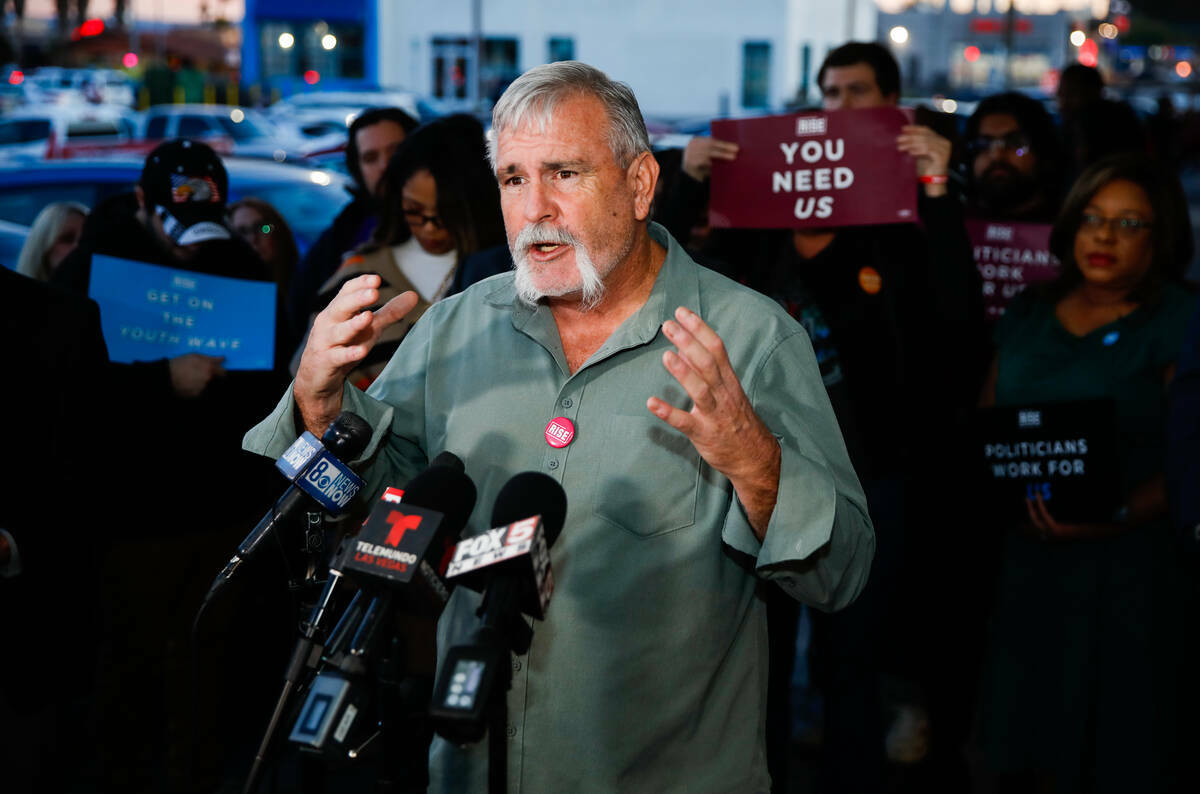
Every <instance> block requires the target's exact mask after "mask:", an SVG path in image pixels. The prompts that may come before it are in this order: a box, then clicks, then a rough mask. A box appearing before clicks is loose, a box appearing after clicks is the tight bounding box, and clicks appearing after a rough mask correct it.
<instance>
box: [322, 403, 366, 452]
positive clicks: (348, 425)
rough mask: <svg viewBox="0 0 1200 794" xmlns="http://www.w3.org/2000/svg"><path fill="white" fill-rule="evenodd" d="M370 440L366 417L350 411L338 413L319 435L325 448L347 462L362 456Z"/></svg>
mask: <svg viewBox="0 0 1200 794" xmlns="http://www.w3.org/2000/svg"><path fill="white" fill-rule="evenodd" d="M370 441H371V426H370V425H369V424H367V420H366V419H363V418H362V417H361V416H359V415H358V414H355V413H351V412H350V411H342V412H341V413H340V414H338V415H337V418H336V419H334V420H333V421H332V422H331V423H330V424H329V427H328V428H327V429H326V430H325V434H324V435H323V436H321V443H322V444H324V445H325V449H327V450H329V451H330V452H332V453H333V454H334V455H335V456H336V457H337V458H338V459H339V460H343V461H345V462H347V463H349V462H350V461H352V460H356V459H358V458H360V457H362V454H363V451H364V450H366V448H367V444H369V443H370Z"/></svg>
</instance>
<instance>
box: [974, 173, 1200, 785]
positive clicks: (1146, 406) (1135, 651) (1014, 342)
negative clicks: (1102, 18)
mask: <svg viewBox="0 0 1200 794" xmlns="http://www.w3.org/2000/svg"><path fill="white" fill-rule="evenodd" d="M1050 245H1051V249H1052V250H1053V251H1054V253H1055V254H1056V255H1057V256H1058V258H1059V259H1060V260H1061V261H1062V265H1063V268H1062V274H1061V276H1060V278H1059V279H1058V280H1057V281H1056V282H1054V283H1053V284H1051V285H1049V286H1048V287H1047V288H1045V289H1040V290H1036V291H1034V290H1030V291H1029V292H1027V293H1026V294H1023V295H1021V296H1018V298H1017V299H1016V300H1014V301H1013V303H1012V305H1011V306H1010V307H1009V309H1008V311H1007V312H1006V313H1005V315H1004V317H1003V318H1002V319H1001V320H1000V322H999V323H998V324H997V326H996V330H995V342H996V357H995V360H994V361H993V363H992V369H991V372H990V375H989V378H988V382H987V385H986V387H985V390H984V394H983V397H982V399H981V403H982V404H983V405H993V404H995V405H1020V404H1028V403H1044V402H1070V401H1076V400H1092V399H1105V398H1107V399H1111V400H1112V401H1113V402H1114V403H1115V407H1116V423H1117V448H1118V454H1119V465H1120V469H1121V496H1122V497H1123V499H1122V501H1121V503H1120V504H1121V507H1120V508H1119V509H1118V510H1117V511H1116V512H1115V513H1114V515H1113V516H1112V518H1111V520H1109V521H1106V522H1102V523H1068V522H1066V521H1061V520H1059V519H1058V518H1056V517H1055V516H1054V515H1053V513H1052V512H1051V510H1050V509H1049V508H1048V506H1047V503H1046V502H1044V501H1042V497H1041V495H1040V494H1039V495H1038V496H1037V498H1036V499H1035V500H1029V501H1027V505H1026V507H1027V512H1028V519H1027V521H1024V522H1022V523H1021V524H1020V525H1019V526H1016V527H1013V531H1012V532H1009V533H1008V534H1007V537H1006V538H1005V541H1004V556H1003V561H1002V568H1001V573H1000V580H999V589H998V593H997V600H996V605H995V611H994V613H993V616H992V623H991V626H990V649H989V654H988V659H987V663H986V665H985V668H986V669H985V672H984V677H983V681H982V687H981V701H980V711H979V736H978V738H979V741H980V744H981V749H982V750H983V752H984V758H985V759H986V765H987V766H988V767H989V768H990V770H991V772H993V773H995V774H996V775H997V776H998V780H999V782H1000V784H1001V790H1002V791H1008V790H1011V791H1021V792H1026V791H1052V792H1056V793H1058V794H1061V793H1062V792H1076V791H1087V792H1092V791H1095V792H1104V791H1113V792H1122V794H1126V793H1127V792H1130V791H1139V792H1158V791H1175V790H1177V789H1176V787H1177V786H1179V785H1180V784H1181V780H1180V778H1179V776H1178V775H1177V774H1176V772H1177V771H1178V767H1179V763H1178V760H1179V756H1180V748H1181V747H1182V746H1183V745H1182V744H1181V740H1182V737H1181V735H1180V730H1181V729H1182V727H1183V726H1182V722H1183V721H1182V720H1181V719H1180V717H1181V716H1182V715H1184V714H1186V713H1187V712H1186V711H1184V709H1186V706H1184V705H1182V704H1183V703H1184V702H1185V701H1184V697H1183V695H1184V693H1183V692H1182V691H1181V690H1180V686H1181V685H1182V684H1183V682H1184V681H1185V678H1186V677H1188V676H1185V672H1188V671H1186V668H1185V664H1186V662H1185V658H1188V657H1187V655H1186V654H1185V650H1186V646H1188V645H1189V643H1190V640H1189V639H1188V635H1189V634H1192V633H1194V631H1195V622H1194V610H1193V609H1192V604H1191V603H1190V599H1189V596H1188V592H1189V589H1190V588H1189V586H1188V584H1187V582H1186V579H1185V578H1184V575H1183V571H1182V569H1181V568H1180V566H1179V562H1178V555H1177V554H1176V553H1175V548H1174V545H1173V540H1174V539H1173V537H1172V535H1171V531H1170V527H1169V523H1168V521H1167V501H1166V491H1165V486H1164V480H1163V466H1164V456H1165V410H1166V386H1167V384H1168V383H1169V382H1170V379H1171V375H1172V370H1173V367H1174V362H1175V359H1176V357H1177V355H1178V352H1179V348H1180V344H1181V342H1182V340H1183V332H1184V328H1185V326H1186V322H1187V319H1188V315H1189V311H1190V308H1191V306H1192V299H1191V298H1190V296H1189V295H1188V294H1187V292H1185V290H1184V289H1183V288H1182V287H1181V286H1180V277H1181V274H1182V272H1183V269H1184V268H1185V267H1186V266H1187V264H1188V262H1190V260H1191V256H1192V252H1193V241H1192V231H1191V226H1190V223H1189V219H1188V214H1187V205H1186V203H1185V200H1184V196H1183V191H1182V188H1181V187H1180V185H1179V180H1178V178H1176V177H1175V176H1174V175H1172V174H1168V173H1166V172H1165V171H1163V170H1162V169H1160V168H1159V167H1158V166H1157V164H1156V163H1154V162H1153V161H1152V160H1150V159H1149V158H1147V157H1145V156H1142V155H1119V156H1116V157H1112V158H1108V159H1105V160H1103V161H1101V162H1098V163H1096V164H1095V165H1093V166H1092V167H1090V168H1089V169H1088V170H1087V171H1085V172H1084V173H1083V174H1081V175H1080V177H1079V180H1078V181H1077V182H1076V183H1075V185H1074V187H1073V188H1072V189H1071V192H1070V194H1069V195H1068V197H1067V199H1066V201H1065V204H1064V206H1063V210H1062V212H1061V214H1060V216H1059V218H1058V220H1057V222H1056V223H1055V226H1054V230H1053V233H1052V234H1051V238H1050ZM1194 675H1195V672H1194V670H1193V671H1191V674H1190V677H1194ZM1189 716H1190V715H1189Z"/></svg>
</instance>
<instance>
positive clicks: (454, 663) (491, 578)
mask: <svg viewBox="0 0 1200 794" xmlns="http://www.w3.org/2000/svg"><path fill="white" fill-rule="evenodd" d="M566 512H567V496H566V493H565V492H564V491H563V489H562V486H561V485H559V484H558V482H557V481H556V480H554V479H553V478H552V477H548V476H546V475H545V474H541V473H539V472H522V473H521V474H518V475H516V476H514V477H513V478H512V479H510V480H509V481H508V482H507V483H506V484H505V486H504V487H503V488H502V489H501V490H500V494H499V495H498V496H497V497H496V505H495V507H494V508H493V510H492V524H493V525H494V526H495V528H494V529H491V530H488V531H487V532H485V533H483V534H482V535H477V536H476V537H474V538H468V539H466V540H463V541H462V542H460V543H459V544H458V546H457V547H456V548H455V552H454V557H453V558H452V559H451V562H450V568H449V569H448V570H447V574H448V575H449V576H450V577H451V579H452V580H454V581H458V582H459V583H460V584H463V585H465V586H467V587H470V588H472V589H482V591H483V604H482V605H481V607H480V610H479V615H480V624H479V628H478V629H477V630H476V632H475V635H474V637H473V638H472V641H471V642H470V643H468V644H465V645H456V646H454V647H453V648H450V649H449V650H448V651H447V652H446V656H445V659H444V661H443V662H442V666H441V674H440V675H439V676H438V680H437V684H436V686H435V687H434V689H433V698H432V702H431V705H430V708H429V716H430V718H431V719H432V720H433V724H434V729H435V730H436V731H437V732H438V733H439V734H441V735H442V736H444V737H445V738H447V739H449V740H450V741H452V742H458V743H467V742H475V741H479V739H481V738H482V737H483V734H484V732H485V730H486V725H487V718H488V711H489V709H490V710H492V712H493V716H495V715H496V714H497V713H500V712H502V711H503V709H504V708H505V705H504V694H505V692H507V690H508V687H509V683H510V682H511V675H512V671H511V668H510V666H509V665H510V660H509V654H511V653H516V654H523V653H526V652H528V650H529V647H530V644H531V643H532V641H533V629H532V628H531V627H530V626H529V624H527V623H526V622H525V620H524V619H523V618H521V613H522V612H524V613H526V614H528V615H532V616H533V617H535V618H539V619H541V618H544V617H545V614H546V607H547V605H548V604H549V601H550V596H551V594H552V593H553V591H554V577H553V575H552V574H551V572H550V553H549V549H550V547H551V546H552V545H553V544H554V541H555V540H556V539H557V537H558V534H559V532H561V531H562V526H563V521H564V519H565V518H566ZM497 710H499V711H497ZM502 716H503V715H502V714H501V717H502Z"/></svg>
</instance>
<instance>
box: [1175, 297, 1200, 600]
mask: <svg viewBox="0 0 1200 794" xmlns="http://www.w3.org/2000/svg"><path fill="white" fill-rule="evenodd" d="M1167 418H1168V424H1167V493H1168V495H1169V496H1170V498H1171V508H1172V514H1173V516H1174V521H1175V526H1176V527H1177V528H1178V529H1179V531H1180V532H1181V533H1182V534H1183V539H1184V545H1185V547H1186V548H1187V549H1188V551H1189V552H1190V553H1191V555H1192V556H1193V557H1194V558H1200V488H1198V487H1197V486H1196V484H1197V483H1200V303H1197V306H1196V310H1195V311H1194V312H1193V313H1192V319H1191V322H1189V323H1188V330H1187V336H1186V337H1185V338H1184V342H1183V347H1182V350H1181V351H1180V354H1179V363H1178V364H1177V365H1176V367H1175V377H1174V379H1173V380H1172V381H1171V400H1170V412H1169V414H1168V417H1167ZM1195 581H1196V582H1197V584H1200V577H1196V579H1195Z"/></svg>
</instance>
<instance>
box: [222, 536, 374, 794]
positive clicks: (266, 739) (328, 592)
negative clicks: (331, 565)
mask: <svg viewBox="0 0 1200 794" xmlns="http://www.w3.org/2000/svg"><path fill="white" fill-rule="evenodd" d="M276 539H278V535H276ZM281 545H282V544H281ZM324 548H325V542H324V519H323V516H322V514H321V513H318V512H309V513H308V516H307V522H306V526H305V534H304V546H303V554H304V557H305V565H304V570H305V574H304V580H303V581H302V582H297V581H296V578H295V575H294V574H293V572H292V568H291V566H289V565H287V555H286V553H285V554H284V565H285V567H286V569H287V575H288V588H289V589H290V590H292V591H298V590H303V589H307V588H309V587H312V586H313V585H315V584H317V583H318V582H319V580H318V579H317V578H316V570H317V566H318V555H320V554H321V552H322V551H323V550H324ZM337 578H340V575H339V576H338V577H337ZM337 578H334V577H330V579H329V580H327V581H326V586H325V589H324V591H323V592H322V593H321V595H320V596H319V598H318V602H317V604H316V605H315V606H314V607H313V609H312V613H311V617H310V618H309V619H308V620H304V621H302V622H301V624H300V625H301V634H300V637H299V638H298V639H297V640H296V644H295V646H293V648H292V656H291V659H290V660H289V661H288V665H287V668H286V670H285V671H284V681H283V689H282V691H281V692H280V693H279V699H278V700H277V701H276V702H275V709H274V710H273V711H272V712H271V719H270V721H269V722H268V723H267V729H266V731H265V732H264V733H263V737H262V740H261V741H260V742H259V745H258V751H257V752H256V753H255V754H254V763H253V764H252V765H251V767H250V772H249V774H248V775H247V776H246V782H245V784H244V786H243V787H242V794H253V793H254V792H255V791H256V790H257V789H258V786H259V783H260V782H261V781H262V776H263V774H264V773H265V771H266V763H267V759H268V757H269V755H270V753H271V749H272V747H273V746H274V744H275V736H276V734H277V733H278V732H279V726H280V723H281V722H282V720H283V716H284V714H285V713H286V712H287V709H288V707H289V706H290V705H291V703H292V696H293V695H294V694H295V692H296V690H297V689H298V688H299V687H300V685H301V683H302V679H303V678H305V677H306V676H308V675H310V674H311V673H312V671H313V670H316V668H317V665H318V664H319V663H320V661H321V655H322V653H323V651H324V649H325V645H324V643H323V642H320V641H319V640H320V631H321V629H322V625H321V624H322V623H323V622H324V620H323V619H324V617H325V616H326V615H327V614H328V606H329V602H330V600H331V598H332V595H333V589H334V585H336V582H337ZM358 600H359V597H358V594H357V593H356V594H355V596H354V599H353V600H351V602H350V604H349V605H348V606H347V608H346V613H345V615H350V614H351V613H352V612H353V611H354V610H355V607H356V605H357V603H358ZM298 609H299V610H300V612H301V614H303V613H304V611H305V609H306V605H304V604H303V603H301V604H299V605H298ZM344 625H346V621H345V616H343V620H342V621H339V623H338V625H337V626H336V627H335V629H334V635H335V636H336V635H337V634H338V629H342V628H343V626H344ZM347 630H348V626H347Z"/></svg>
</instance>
